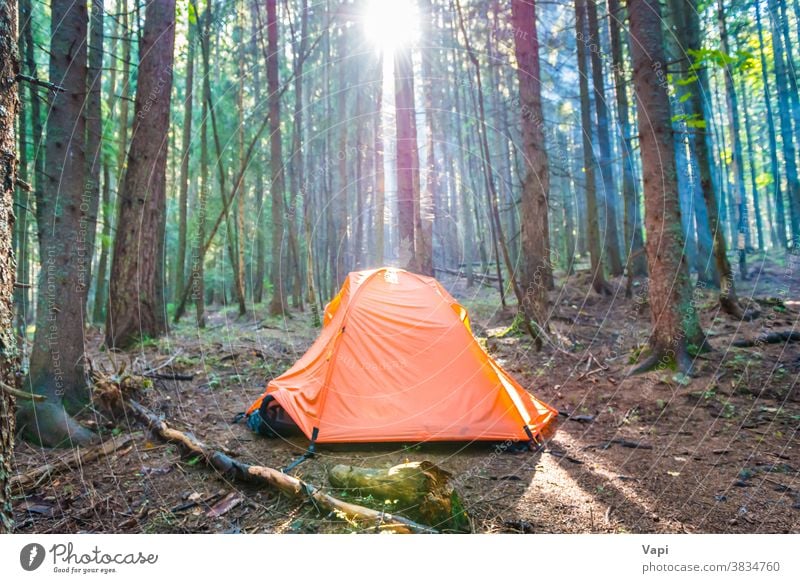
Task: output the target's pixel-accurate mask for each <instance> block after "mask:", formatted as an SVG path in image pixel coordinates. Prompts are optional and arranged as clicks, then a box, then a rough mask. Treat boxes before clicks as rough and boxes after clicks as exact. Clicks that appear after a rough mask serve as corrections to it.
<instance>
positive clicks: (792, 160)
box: [769, 0, 800, 247]
mask: <svg viewBox="0 0 800 583" xmlns="http://www.w3.org/2000/svg"><path fill="white" fill-rule="evenodd" d="M769 13H770V20H771V22H772V54H773V58H774V64H775V81H776V87H777V93H778V116H779V118H780V131H781V142H782V143H783V165H784V168H785V169H786V186H787V196H788V197H789V211H790V212H789V217H790V220H791V227H792V247H794V246H795V245H797V244H800V243H799V242H800V178H798V174H797V158H796V152H797V151H796V150H795V143H794V137H793V132H792V105H791V95H790V93H791V92H790V90H789V82H788V75H787V72H786V63H785V61H784V49H783V39H782V34H781V28H780V22H779V19H780V11H779V9H778V0H769ZM779 212H780V211H779Z"/></svg>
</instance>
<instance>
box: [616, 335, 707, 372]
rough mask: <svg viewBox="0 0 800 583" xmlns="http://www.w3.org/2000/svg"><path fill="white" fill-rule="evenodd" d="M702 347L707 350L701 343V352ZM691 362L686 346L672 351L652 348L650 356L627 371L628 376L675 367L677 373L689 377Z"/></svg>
mask: <svg viewBox="0 0 800 583" xmlns="http://www.w3.org/2000/svg"><path fill="white" fill-rule="evenodd" d="M703 347H706V348H708V344H707V343H706V342H703V345H702V346H701V350H702V348H703ZM692 362H693V359H692V357H691V355H690V354H689V352H688V351H687V350H686V346H684V345H683V344H682V343H681V344H680V345H678V346H677V347H675V348H674V349H666V348H653V349H652V350H651V351H650V354H648V355H647V358H645V359H644V360H643V361H642V362H640V363H638V364H635V365H634V366H632V367H631V368H630V369H629V371H628V374H629V375H637V374H642V373H646V372H650V371H652V370H656V369H661V370H663V369H667V368H671V367H672V366H675V368H676V369H677V371H678V372H680V373H683V374H685V375H691V373H692Z"/></svg>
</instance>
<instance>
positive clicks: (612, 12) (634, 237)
mask: <svg viewBox="0 0 800 583" xmlns="http://www.w3.org/2000/svg"><path fill="white" fill-rule="evenodd" d="M608 12H609V18H608V25H609V37H610V39H611V59H612V61H613V63H614V67H613V68H614V89H615V97H616V102H617V115H618V116H619V125H620V152H621V156H622V160H621V165H622V200H623V202H624V204H625V221H624V223H625V247H626V251H627V256H628V269H629V270H630V273H631V274H632V275H634V276H643V275H646V274H647V257H645V254H644V237H643V236H642V209H641V208H640V206H639V196H638V194H637V193H636V172H635V170H634V158H633V156H632V155H631V152H632V149H631V146H632V144H631V138H632V136H631V132H632V128H631V122H630V105H629V104H628V92H627V89H626V80H625V64H624V59H623V57H622V36H621V34H620V23H621V22H622V21H623V20H624V19H625V14H624V13H623V11H622V8H621V7H620V4H619V0H608Z"/></svg>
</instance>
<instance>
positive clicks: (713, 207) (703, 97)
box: [683, 0, 743, 317]
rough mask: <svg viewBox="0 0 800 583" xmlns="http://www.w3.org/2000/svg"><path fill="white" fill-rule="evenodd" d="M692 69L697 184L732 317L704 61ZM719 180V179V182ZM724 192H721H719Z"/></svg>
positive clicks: (694, 48) (694, 46)
mask: <svg viewBox="0 0 800 583" xmlns="http://www.w3.org/2000/svg"><path fill="white" fill-rule="evenodd" d="M687 2H688V6H687V8H686V10H685V11H684V12H683V13H684V15H685V17H686V46H687V47H688V49H687V52H688V53H693V54H697V53H698V52H699V51H700V50H701V48H702V44H701V42H700V17H699V15H698V12H697V0H687ZM692 71H693V72H694V73H695V76H696V80H695V82H694V84H693V85H692V86H690V88H691V97H690V100H691V102H692V112H693V113H694V115H695V116H697V119H696V123H695V125H697V126H698V128H699V130H700V131H701V132H702V134H701V136H700V138H701V139H700V142H699V143H698V147H697V148H696V149H695V156H696V158H697V167H698V170H699V173H700V187H701V189H702V191H703V198H704V199H705V201H706V211H707V212H708V224H709V227H710V229H711V234H712V236H713V237H714V260H715V262H716V267H717V273H718V274H719V281H720V291H719V303H720V306H721V307H722V309H723V310H725V312H727V313H728V314H731V315H732V316H734V317H742V315H743V314H742V309H741V307H740V306H739V301H738V299H737V297H736V286H735V284H734V280H733V270H732V269H731V265H730V262H729V261H728V254H727V244H726V243H725V233H724V231H723V226H722V225H721V224H720V223H721V221H720V205H718V202H717V193H716V191H715V189H714V183H713V180H712V177H713V174H712V168H711V160H713V159H714V154H713V151H714V150H713V144H712V141H711V127H710V124H711V117H712V109H711V103H710V101H711V100H710V96H711V93H710V91H709V84H708V74H707V69H706V66H705V63H702V62H701V63H697V64H693V66H692ZM721 182H722V181H721V180H720V183H721ZM721 196H724V194H721Z"/></svg>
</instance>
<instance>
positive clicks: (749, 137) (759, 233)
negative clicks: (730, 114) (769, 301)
mask: <svg viewBox="0 0 800 583" xmlns="http://www.w3.org/2000/svg"><path fill="white" fill-rule="evenodd" d="M739 88H740V90H739V93H740V95H741V96H742V111H743V112H744V135H745V140H746V144H747V157H748V159H749V161H750V164H749V165H750V188H751V190H752V191H753V213H754V214H755V219H756V237H757V238H758V250H759V251H763V250H764V226H763V225H762V217H761V204H760V201H759V195H758V182H757V181H756V174H757V172H756V154H755V151H754V150H753V132H752V130H751V128H750V113H749V109H748V103H747V88H746V86H745V82H744V79H743V78H741V77H739Z"/></svg>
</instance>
